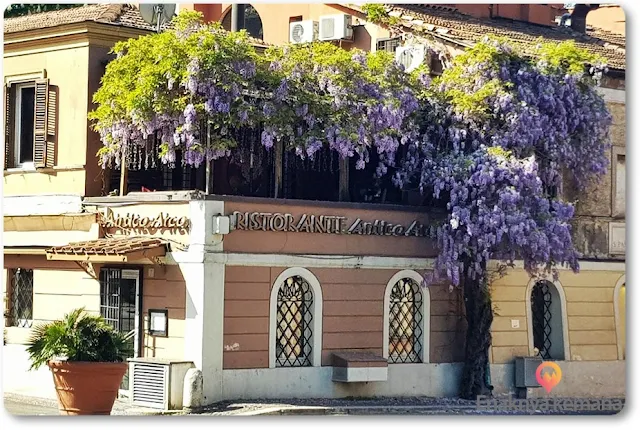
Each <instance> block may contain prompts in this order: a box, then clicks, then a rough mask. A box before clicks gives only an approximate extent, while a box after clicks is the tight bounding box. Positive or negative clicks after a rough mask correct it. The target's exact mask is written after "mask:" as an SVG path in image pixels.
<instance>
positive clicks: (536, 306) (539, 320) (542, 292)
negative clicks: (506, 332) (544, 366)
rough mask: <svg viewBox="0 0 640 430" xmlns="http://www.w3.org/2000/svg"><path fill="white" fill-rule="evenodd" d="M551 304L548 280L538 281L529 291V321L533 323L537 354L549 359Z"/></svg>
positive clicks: (534, 344)
mask: <svg viewBox="0 0 640 430" xmlns="http://www.w3.org/2000/svg"><path fill="white" fill-rule="evenodd" d="M551 305H552V295H551V290H550V288H549V283H548V282H544V281H543V282H538V283H536V285H535V286H534V287H533V290H532V291H531V322H532V324H533V346H534V347H535V348H538V355H539V356H540V357H541V358H543V359H545V360H549V359H551V353H550V351H551V347H552V342H551V316H552V315H551Z"/></svg>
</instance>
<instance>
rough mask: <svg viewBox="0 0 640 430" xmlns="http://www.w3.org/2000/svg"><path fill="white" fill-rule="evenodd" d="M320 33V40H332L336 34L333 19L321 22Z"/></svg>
mask: <svg viewBox="0 0 640 430" xmlns="http://www.w3.org/2000/svg"><path fill="white" fill-rule="evenodd" d="M320 27H321V31H322V34H321V35H320V37H321V38H322V39H332V38H334V37H335V34H336V28H335V27H336V22H335V19H334V18H326V19H323V20H322V25H321V26H320Z"/></svg>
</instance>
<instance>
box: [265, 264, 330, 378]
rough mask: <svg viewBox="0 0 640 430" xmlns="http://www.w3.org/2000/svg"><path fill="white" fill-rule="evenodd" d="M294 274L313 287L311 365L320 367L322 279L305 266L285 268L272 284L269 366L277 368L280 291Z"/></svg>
mask: <svg viewBox="0 0 640 430" xmlns="http://www.w3.org/2000/svg"><path fill="white" fill-rule="evenodd" d="M292 276H300V277H302V278H304V280H305V281H307V283H308V284H309V286H310V287H311V291H312V293H313V306H312V310H311V312H312V315H313V328H312V330H313V331H312V333H311V344H312V348H313V350H312V352H311V366H310V367H320V366H321V365H322V288H321V287H320V281H318V278H316V276H315V275H314V274H313V273H311V271H309V270H307V269H305V268H303V267H290V268H288V269H286V270H284V271H283V272H282V273H280V275H279V276H278V277H277V278H276V280H275V282H274V283H273V285H272V286H271V297H270V299H269V368H270V369H274V368H276V362H277V360H276V328H277V321H276V319H277V317H278V291H280V287H281V286H282V285H283V284H284V281H286V280H287V279H288V278H290V277H292Z"/></svg>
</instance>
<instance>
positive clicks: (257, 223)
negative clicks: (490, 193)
mask: <svg viewBox="0 0 640 430" xmlns="http://www.w3.org/2000/svg"><path fill="white" fill-rule="evenodd" d="M232 218H234V219H235V229H236V230H245V231H272V232H293V233H321V234H354V235H367V236H407V237H408V236H427V235H428V230H427V226H425V225H424V224H422V223H421V222H419V221H417V220H414V221H412V222H411V223H409V224H408V225H407V224H398V223H392V222H388V221H384V220H374V221H363V220H362V219H360V218H356V219H355V220H353V221H349V219H348V218H347V217H344V216H336V215H309V214H302V215H299V216H295V215H292V214H289V213H269V212H238V211H236V212H233V214H232Z"/></svg>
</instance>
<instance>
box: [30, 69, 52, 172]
mask: <svg viewBox="0 0 640 430" xmlns="http://www.w3.org/2000/svg"><path fill="white" fill-rule="evenodd" d="M35 93H36V100H35V103H34V110H35V113H34V121H33V122H34V131H33V139H34V142H33V164H34V165H35V167H36V168H43V167H46V166H47V122H48V121H47V99H48V96H49V79H38V80H36V91H35Z"/></svg>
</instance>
